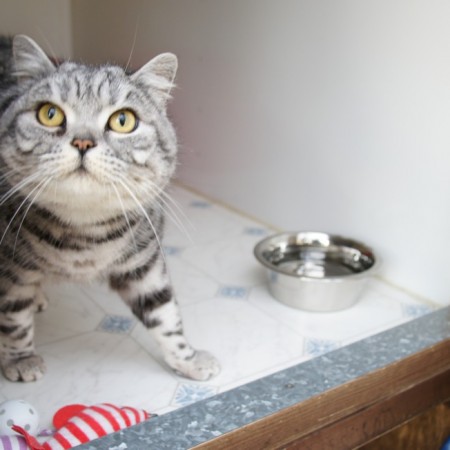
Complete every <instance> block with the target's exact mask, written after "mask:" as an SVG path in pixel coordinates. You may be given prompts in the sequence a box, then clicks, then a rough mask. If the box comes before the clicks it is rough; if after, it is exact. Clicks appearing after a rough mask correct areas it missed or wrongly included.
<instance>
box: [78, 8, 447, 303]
mask: <svg viewBox="0 0 450 450" xmlns="http://www.w3.org/2000/svg"><path fill="white" fill-rule="evenodd" d="M72 6H73V10H74V16H73V17H74V21H73V30H74V49H75V54H76V55H77V56H82V57H83V58H85V59H86V60H89V61H104V60H105V59H106V60H116V61H122V62H125V61H126V60H127V59H128V56H129V53H130V49H131V47H132V42H133V38H134V33H135V31H137V40H136V45H135V49H134V54H133V58H132V63H133V65H135V66H136V65H139V64H141V63H143V62H144V61H145V60H146V59H147V58H149V57H150V56H152V55H154V54H155V53H157V52H160V51H167V50H169V51H174V52H176V53H177V54H178V55H179V58H180V73H179V77H178V85H179V89H178V90H177V91H176V92H175V96H176V98H175V101H174V103H173V113H174V117H175V120H176V122H177V125H178V128H179V134H180V138H181V143H182V146H181V159H182V164H181V167H180V170H179V178H180V179H181V180H182V181H183V182H185V183H187V184H189V185H191V186H193V187H195V188H197V189H199V190H201V191H203V192H205V193H206V194H208V195H211V196H213V197H216V198H218V199H221V200H223V201H225V202H228V203H230V204H232V205H233V206H235V207H238V208H240V209H242V210H244V211H247V212H248V213H250V214H252V215H254V216H256V217H259V218H260V219H262V220H264V221H267V222H269V223H272V224H274V225H276V226H277V227H279V228H282V229H293V230H294V229H295V230H296V229H311V230H313V229H314V230H316V229H317V230H327V231H331V232H337V233H342V234H346V235H349V236H353V237H356V238H360V239H362V240H365V241H366V242H368V243H371V244H372V245H373V246H374V247H375V249H376V250H378V252H379V253H380V254H381V255H382V257H383V259H384V262H385V263H384V270H383V274H384V276H385V277H386V278H388V279H390V280H391V281H393V282H394V283H397V284H399V285H401V286H403V287H406V288H408V289H410V290H411V291H414V292H416V293H418V294H420V295H423V296H425V297H428V298H431V299H433V300H435V301H439V302H441V303H449V302H450V281H449V280H450V270H449V264H448V254H449V253H450V237H449V232H450V177H449V174H450V27H449V23H448V18H449V17H450V2H447V1H444V0H442V1H436V0H421V1H418V0H394V1H392V0H372V1H364V2H362V1H359V0H347V1H345V0H341V1H339V2H337V1H335V0H324V1H320V2H318V1H314V0H303V1H301V0H279V1H276V2H275V1H270V0H228V1H220V0H183V1H181V0H179V1H175V0H153V1H146V2H145V1H139V0H128V1H127V2H123V1H118V0H102V1H100V0H97V1H96V2H92V1H89V0H76V1H74V2H73V4H72Z"/></svg>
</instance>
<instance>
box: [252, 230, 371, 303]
mask: <svg viewBox="0 0 450 450" xmlns="http://www.w3.org/2000/svg"><path fill="white" fill-rule="evenodd" d="M254 253H255V256H256V259H257V260H258V261H259V262H260V263H261V264H262V265H263V266H265V267H266V269H267V272H268V279H269V290H270V292H271V294H272V295H273V296H274V297H275V298H276V299H277V300H279V301H280V302H282V303H285V304H286V305H288V306H292V307H293V308H297V309H302V310H306V311H322V312H329V311H339V310H342V309H346V308H349V307H350V306H353V305H354V304H355V303H356V302H357V301H358V298H359V296H360V295H361V292H362V291H363V289H364V287H365V284H366V282H367V280H368V278H369V276H370V275H372V274H373V272H374V271H375V270H376V268H377V267H378V264H379V261H378V258H376V257H375V255H374V253H373V251H372V249H371V248H370V247H368V246H366V245H365V244H363V243H361V242H358V241H355V240H353V239H348V238H345V237H342V236H337V235H332V234H327V233H320V232H310V231H308V232H299V233H280V234H276V235H273V236H270V237H268V238H266V239H263V240H262V241H261V242H259V243H258V244H257V245H256V247H255V250H254Z"/></svg>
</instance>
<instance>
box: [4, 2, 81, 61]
mask: <svg viewBox="0 0 450 450" xmlns="http://www.w3.org/2000/svg"><path fill="white" fill-rule="evenodd" d="M0 32H1V33H2V34H11V35H14V34H27V35H28V36H30V37H32V38H33V39H35V40H36V41H37V42H39V44H40V45H41V46H42V47H43V48H44V49H45V50H46V51H47V52H48V53H49V54H50V55H52V56H57V57H64V58H68V57H71V56H72V31H71V14H70V0H0Z"/></svg>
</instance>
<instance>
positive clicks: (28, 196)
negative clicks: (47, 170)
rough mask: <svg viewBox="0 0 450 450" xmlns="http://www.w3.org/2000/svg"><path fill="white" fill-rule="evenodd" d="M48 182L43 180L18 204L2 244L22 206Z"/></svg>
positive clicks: (0, 241)
mask: <svg viewBox="0 0 450 450" xmlns="http://www.w3.org/2000/svg"><path fill="white" fill-rule="evenodd" d="M45 182H46V180H43V181H41V182H39V183H38V184H37V185H36V186H35V187H34V188H33V189H32V190H31V191H30V192H29V194H28V195H27V196H26V197H25V198H24V199H23V200H22V203H21V204H20V205H19V206H18V208H17V209H16V211H15V213H14V214H13V216H12V217H11V220H10V221H9V223H8V225H7V226H6V228H5V230H4V231H3V235H2V237H1V239H0V245H1V244H2V243H3V240H4V239H5V236H6V233H7V232H8V230H9V228H10V227H11V225H12V223H13V221H14V219H15V218H16V216H17V214H19V212H20V210H21V209H22V206H23V205H24V204H25V203H26V202H27V201H28V199H29V198H30V197H31V196H32V195H33V193H34V192H35V191H36V190H37V189H39V188H40V187H41V186H42V185H43V184H44V183H45Z"/></svg>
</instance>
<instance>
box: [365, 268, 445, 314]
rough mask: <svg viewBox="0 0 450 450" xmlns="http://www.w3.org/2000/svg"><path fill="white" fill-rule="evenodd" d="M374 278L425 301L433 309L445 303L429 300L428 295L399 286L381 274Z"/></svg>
mask: <svg viewBox="0 0 450 450" xmlns="http://www.w3.org/2000/svg"><path fill="white" fill-rule="evenodd" d="M374 278H376V279H377V280H379V281H381V282H383V283H385V284H387V285H388V286H390V287H391V288H394V289H397V290H399V291H401V292H403V293H404V294H406V295H409V296H410V297H412V298H413V299H414V300H417V301H419V302H420V303H425V304H427V305H428V306H431V307H433V308H435V309H439V308H443V307H444V306H446V305H442V304H440V303H438V302H436V301H434V300H431V299H430V298H428V297H425V296H423V295H420V294H418V293H417V292H413V291H412V290H410V289H408V288H406V287H404V286H400V285H398V284H396V283H394V282H393V281H391V280H389V279H387V278H385V277H383V276H381V275H375V276H374Z"/></svg>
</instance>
